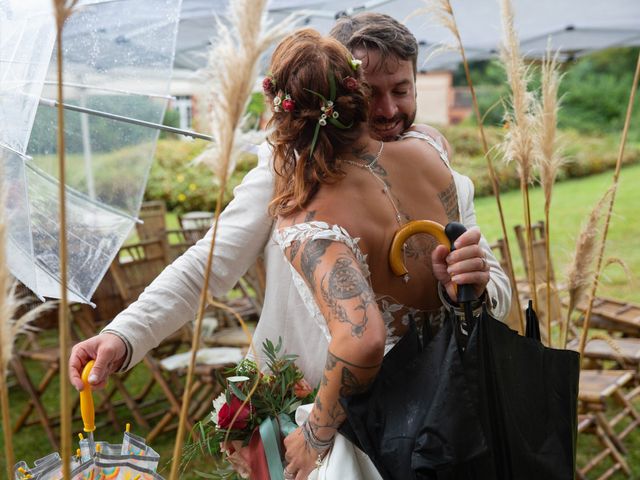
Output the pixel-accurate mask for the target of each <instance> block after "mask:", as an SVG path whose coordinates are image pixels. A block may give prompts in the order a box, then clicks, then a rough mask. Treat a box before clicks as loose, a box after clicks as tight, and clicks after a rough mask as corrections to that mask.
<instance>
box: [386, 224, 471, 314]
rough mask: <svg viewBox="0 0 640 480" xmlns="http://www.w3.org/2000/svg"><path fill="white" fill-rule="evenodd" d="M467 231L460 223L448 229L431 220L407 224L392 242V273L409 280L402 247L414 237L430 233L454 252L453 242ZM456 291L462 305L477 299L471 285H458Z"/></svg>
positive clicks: (390, 253) (449, 225) (390, 255)
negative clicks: (418, 234)
mask: <svg viewBox="0 0 640 480" xmlns="http://www.w3.org/2000/svg"><path fill="white" fill-rule="evenodd" d="M466 230H467V229H466V228H465V226H464V225H462V224H461V223H458V222H450V223H448V224H447V226H446V227H443V226H442V225H440V224H439V223H438V222H434V221H431V220H414V221H413V222H409V223H407V224H406V225H404V226H403V227H402V228H400V229H399V230H398V231H397V232H396V234H395V235H394V237H393V240H392V242H391V250H390V252H389V266H390V267H391V271H392V272H393V273H394V274H395V275H397V276H398V277H401V276H406V278H407V279H408V274H409V271H408V270H407V267H406V265H405V264H404V257H403V255H402V246H403V245H404V244H405V242H406V241H407V240H408V239H409V237H411V236H412V235H415V234H417V233H428V234H430V235H432V236H433V237H434V238H435V239H436V240H437V241H438V242H439V243H440V244H441V245H444V246H445V247H447V248H448V249H449V251H451V250H453V247H452V246H453V242H455V241H456V239H457V238H458V237H459V236H460V235H462V234H463V233H464V232H465V231H466ZM458 287H459V288H458ZM455 289H456V295H457V297H458V301H459V302H461V303H469V302H471V301H473V300H475V298H476V294H475V292H474V290H473V287H472V286H471V285H456V286H455Z"/></svg>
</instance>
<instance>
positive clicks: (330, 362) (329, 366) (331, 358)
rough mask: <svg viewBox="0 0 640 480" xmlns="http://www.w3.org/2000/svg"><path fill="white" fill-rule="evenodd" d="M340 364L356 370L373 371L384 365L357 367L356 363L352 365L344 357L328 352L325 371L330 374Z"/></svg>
mask: <svg viewBox="0 0 640 480" xmlns="http://www.w3.org/2000/svg"><path fill="white" fill-rule="evenodd" d="M338 362H341V363H344V364H345V365H348V366H349V367H354V368H362V369H365V370H367V369H372V368H379V367H380V365H382V363H377V364H375V365H357V364H355V363H352V362H350V361H348V360H345V359H344V358H342V357H339V356H337V355H335V354H334V353H331V350H328V351H327V362H326V363H325V366H324V369H325V370H326V371H328V372H330V371H331V370H333V369H334V368H335V366H336V365H337V364H338Z"/></svg>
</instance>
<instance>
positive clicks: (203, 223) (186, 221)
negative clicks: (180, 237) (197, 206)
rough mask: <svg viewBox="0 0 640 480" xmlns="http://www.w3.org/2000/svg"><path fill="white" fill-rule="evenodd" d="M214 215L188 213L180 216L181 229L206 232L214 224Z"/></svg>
mask: <svg viewBox="0 0 640 480" xmlns="http://www.w3.org/2000/svg"><path fill="white" fill-rule="evenodd" d="M213 217H214V214H213V213H211V212H187V213H183V214H181V215H178V222H179V223H180V228H182V229H184V230H190V229H194V228H195V229H204V231H205V232H206V231H207V230H209V229H210V228H211V225H212V224H213Z"/></svg>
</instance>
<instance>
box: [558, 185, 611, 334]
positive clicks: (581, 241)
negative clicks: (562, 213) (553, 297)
mask: <svg viewBox="0 0 640 480" xmlns="http://www.w3.org/2000/svg"><path fill="white" fill-rule="evenodd" d="M613 190H614V187H613V186H611V187H610V188H609V189H608V190H607V191H606V192H605V193H604V195H603V196H602V197H601V198H600V200H598V203H596V205H595V206H594V207H593V209H592V210H591V213H590V214H589V217H588V219H587V221H586V223H585V224H584V226H583V227H582V230H581V231H580V235H579V236H578V240H577V242H576V248H575V251H574V256H573V260H572V261H571V263H570V265H569V269H568V272H567V291H568V293H569V305H568V308H567V317H566V320H565V321H566V322H567V324H568V323H569V322H570V319H571V314H572V313H573V311H574V310H575V308H576V306H577V305H578V304H579V303H580V301H581V300H582V299H583V298H584V296H585V294H586V293H587V287H588V286H589V285H590V284H591V282H592V281H593V278H594V275H595V271H594V265H593V263H594V260H595V258H596V255H597V252H598V245H599V241H598V238H599V236H600V234H601V225H600V223H601V220H602V218H603V215H604V214H605V208H606V207H607V206H608V201H609V198H610V197H611V195H612V194H613ZM563 330H564V331H565V332H566V328H564V329H563Z"/></svg>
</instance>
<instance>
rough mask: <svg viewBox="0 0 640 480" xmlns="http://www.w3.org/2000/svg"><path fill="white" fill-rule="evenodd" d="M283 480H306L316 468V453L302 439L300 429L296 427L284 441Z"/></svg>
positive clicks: (302, 435)
mask: <svg viewBox="0 0 640 480" xmlns="http://www.w3.org/2000/svg"><path fill="white" fill-rule="evenodd" d="M284 448H285V453H284V459H285V460H286V461H287V466H286V467H285V469H284V478H285V480H293V479H295V480H306V478H307V477H308V476H309V474H310V473H311V472H312V471H313V470H314V469H315V468H316V460H317V458H318V453H317V452H316V451H315V450H314V449H313V448H311V447H310V446H309V444H308V443H307V442H306V440H305V439H304V434H303V433H302V428H301V427H298V428H296V429H295V430H294V431H293V432H291V433H290V434H289V435H287V437H286V438H285V439H284Z"/></svg>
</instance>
